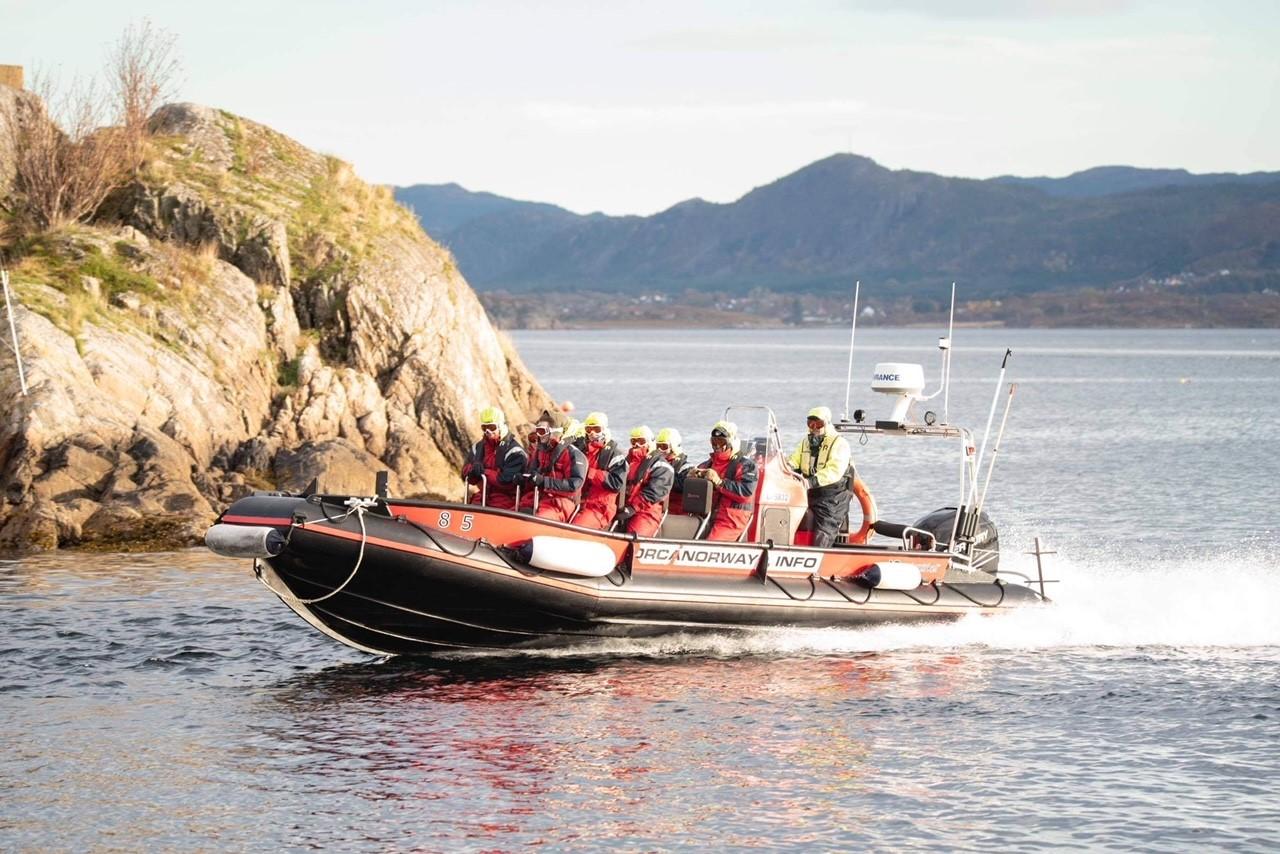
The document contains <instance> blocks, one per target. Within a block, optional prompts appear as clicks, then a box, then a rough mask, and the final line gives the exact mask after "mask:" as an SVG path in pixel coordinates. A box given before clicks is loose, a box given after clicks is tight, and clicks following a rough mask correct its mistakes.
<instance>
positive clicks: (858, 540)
mask: <svg viewBox="0 0 1280 854" xmlns="http://www.w3.org/2000/svg"><path fill="white" fill-rule="evenodd" d="M853 494H854V495H856V496H857V497H858V504H860V505H861V506H862V527H861V528H859V529H858V530H857V531H854V532H852V533H850V534H849V542H850V543H853V544H854V545H862V544H863V543H865V542H866V541H867V538H868V537H870V536H871V526H872V525H874V524H875V523H876V519H877V518H878V515H879V514H878V512H877V510H876V500H875V499H874V498H872V497H871V490H869V489H867V485H866V484H865V483H863V482H862V478H860V477H855V478H854V479H853Z"/></svg>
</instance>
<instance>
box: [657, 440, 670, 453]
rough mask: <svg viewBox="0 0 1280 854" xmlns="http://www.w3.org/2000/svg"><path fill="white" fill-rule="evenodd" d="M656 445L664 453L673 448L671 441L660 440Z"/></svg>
mask: <svg viewBox="0 0 1280 854" xmlns="http://www.w3.org/2000/svg"><path fill="white" fill-rule="evenodd" d="M654 447H655V448H657V449H658V450H659V451H662V452H663V453H666V452H667V451H669V450H671V444H670V443H669V442H659V443H658V444H657V445H654Z"/></svg>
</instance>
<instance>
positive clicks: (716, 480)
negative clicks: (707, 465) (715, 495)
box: [702, 469, 724, 486]
mask: <svg viewBox="0 0 1280 854" xmlns="http://www.w3.org/2000/svg"><path fill="white" fill-rule="evenodd" d="M702 476H703V477H705V478H706V479H707V480H709V481H711V482H712V483H713V484H715V485H716V486H719V485H720V484H722V483H724V478H722V477H721V476H720V475H719V474H718V473H717V472H716V470H715V469H707V471H706V473H705V474H703V475H702Z"/></svg>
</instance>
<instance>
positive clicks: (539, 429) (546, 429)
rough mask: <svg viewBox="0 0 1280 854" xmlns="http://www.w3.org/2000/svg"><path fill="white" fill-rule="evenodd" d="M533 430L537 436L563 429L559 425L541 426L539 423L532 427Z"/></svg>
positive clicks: (555, 432) (561, 431) (556, 432)
mask: <svg viewBox="0 0 1280 854" xmlns="http://www.w3.org/2000/svg"><path fill="white" fill-rule="evenodd" d="M533 432H534V433H536V434H537V435H539V436H545V435H547V434H548V433H552V434H558V433H563V432H564V429H563V428H561V427H543V426H542V425H541V424H539V425H538V426H537V427H535V428H534V430H533Z"/></svg>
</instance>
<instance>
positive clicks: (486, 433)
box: [462, 406, 529, 510]
mask: <svg viewBox="0 0 1280 854" xmlns="http://www.w3.org/2000/svg"><path fill="white" fill-rule="evenodd" d="M480 433H481V439H480V441H479V442H476V444H475V446H474V447H473V448H472V449H471V454H470V455H469V456H468V457H467V461H466V463H465V464H463V466H462V476H463V477H464V478H466V479H467V494H468V495H469V496H470V498H469V500H470V503H472V504H481V505H484V506H486V507H497V508H499V509H501V510H514V509H516V488H517V486H518V485H519V482H520V476H521V475H522V474H523V473H524V470H525V467H526V466H527V465H528V464H529V455H528V454H527V453H525V450H524V448H523V447H522V446H521V445H520V443H519V442H518V441H516V437H515V436H513V435H512V434H511V431H510V430H508V429H507V422H506V419H505V418H504V417H503V415H502V410H501V409H499V408H498V407H496V406H487V407H485V408H484V409H482V410H480Z"/></svg>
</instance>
